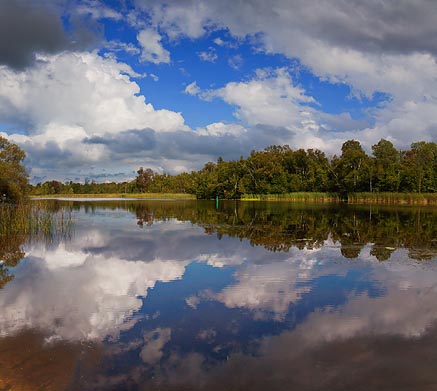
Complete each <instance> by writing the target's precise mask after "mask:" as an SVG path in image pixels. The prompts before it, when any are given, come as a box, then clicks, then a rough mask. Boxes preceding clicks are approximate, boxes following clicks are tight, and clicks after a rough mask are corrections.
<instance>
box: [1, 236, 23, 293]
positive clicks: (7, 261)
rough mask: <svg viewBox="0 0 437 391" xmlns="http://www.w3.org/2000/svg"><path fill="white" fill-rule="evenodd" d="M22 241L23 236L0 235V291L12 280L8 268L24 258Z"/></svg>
mask: <svg viewBox="0 0 437 391" xmlns="http://www.w3.org/2000/svg"><path fill="white" fill-rule="evenodd" d="M24 241H25V236H24V235H0V262H1V263H0V289H2V288H3V287H4V286H5V285H6V284H7V283H8V282H10V281H12V280H13V278H14V276H13V275H12V274H11V273H10V270H9V268H11V267H15V266H17V265H18V263H19V262H20V260H21V259H22V258H23V257H24V255H25V254H24V251H23V250H22V249H21V246H22V245H23V243H24Z"/></svg>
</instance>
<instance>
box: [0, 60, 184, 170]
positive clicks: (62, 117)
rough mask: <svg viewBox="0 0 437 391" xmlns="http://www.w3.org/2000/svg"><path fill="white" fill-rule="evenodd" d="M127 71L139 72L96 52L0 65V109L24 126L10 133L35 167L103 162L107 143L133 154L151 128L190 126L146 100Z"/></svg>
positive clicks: (150, 137)
mask: <svg viewBox="0 0 437 391" xmlns="http://www.w3.org/2000/svg"><path fill="white" fill-rule="evenodd" d="M130 76H133V77H136V76H138V75H137V74H136V73H135V72H134V71H133V70H132V69H131V68H130V67H129V66H128V65H126V64H124V63H119V62H117V61H115V60H114V59H112V58H104V57H101V56H99V55H98V54H97V53H95V52H93V53H83V52H73V53H62V54H58V55H54V56H39V60H38V62H37V64H36V65H35V66H34V67H33V68H30V69H26V70H23V71H20V72H16V71H13V70H11V69H10V68H7V67H4V66H3V67H0V103H1V104H0V117H1V118H2V121H4V122H10V123H15V124H17V125H18V126H20V127H21V130H22V131H25V132H26V134H25V135H22V134H15V135H14V134H12V135H8V137H9V138H11V139H12V140H14V141H16V142H18V143H20V145H22V146H23V147H24V148H25V150H26V151H27V153H28V158H29V160H28V164H29V165H32V166H33V167H34V169H35V170H37V169H38V167H43V166H46V167H47V166H52V167H53V166H55V167H56V166H58V167H64V168H66V167H69V168H70V169H71V170H73V171H74V170H75V167H76V168H77V167H80V166H84V165H87V164H89V163H95V164H107V163H104V162H108V161H109V160H110V157H109V156H107V155H106V151H105V149H106V148H109V149H111V150H112V151H113V152H114V153H118V154H123V153H124V152H125V151H127V148H128V147H129V146H130V147H132V148H134V150H133V151H132V152H133V153H134V154H135V153H136V152H138V153H139V152H140V150H139V148H140V147H141V148H143V149H145V150H149V149H150V147H151V146H153V143H154V132H157V133H159V132H168V131H170V132H173V131H186V130H187V129H188V128H187V127H186V125H185V124H184V119H183V117H182V116H181V115H180V114H179V113H175V112H172V111H169V110H155V108H154V107H153V106H152V105H151V104H150V103H147V102H146V101H145V98H144V96H143V95H140V94H139V92H140V88H139V86H138V85H137V84H136V83H135V82H133V81H132V80H131V78H130ZM144 129H146V130H144ZM147 129H153V131H152V130H147ZM103 137H107V140H106V141H105V140H103ZM98 141H99V142H98ZM45 156H46V158H45ZM54 158H56V159H55V160H53V159H54ZM55 161H56V162H57V163H56V164H54V162H55ZM114 164H117V162H114ZM131 170H132V169H130V170H129V171H131ZM117 172H119V170H118V171H117ZM70 174H71V173H66V175H70ZM35 175H37V174H36V171H35ZM71 175H72V174H71Z"/></svg>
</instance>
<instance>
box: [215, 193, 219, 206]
mask: <svg viewBox="0 0 437 391" xmlns="http://www.w3.org/2000/svg"><path fill="white" fill-rule="evenodd" d="M218 200H219V198H218V196H215V208H216V209H218Z"/></svg>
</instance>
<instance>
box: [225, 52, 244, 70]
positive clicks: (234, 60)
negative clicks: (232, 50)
mask: <svg viewBox="0 0 437 391" xmlns="http://www.w3.org/2000/svg"><path fill="white" fill-rule="evenodd" d="M228 64H229V66H230V67H231V68H232V69H235V70H239V69H240V68H241V66H242V65H243V57H241V55H240V54H236V55H235V56H232V57H229V59H228Z"/></svg>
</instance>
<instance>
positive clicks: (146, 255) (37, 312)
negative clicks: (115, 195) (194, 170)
mask: <svg viewBox="0 0 437 391" xmlns="http://www.w3.org/2000/svg"><path fill="white" fill-rule="evenodd" d="M47 206H48V207H50V208H51V209H54V210H56V209H59V208H69V209H72V210H73V218H74V231H73V232H72V233H71V235H69V236H68V237H63V238H58V239H57V240H53V241H51V242H47V241H44V242H38V241H35V240H33V241H30V240H28V239H26V237H24V236H20V237H13V238H5V237H3V238H1V240H0V259H1V260H3V262H2V264H1V266H0V287H2V288H1V289H0V390H366V391H367V390H437V371H436V370H435V368H436V364H435V363H436V362H437V327H436V325H437V324H436V320H437V209H434V208H431V207H428V208H421V209H418V208H410V207H404V208H384V207H374V206H373V207H370V206H365V207H359V206H355V207H352V206H347V205H333V204H329V205H308V204H305V205H295V204H291V203H243V202H241V203H237V202H228V203H222V204H220V205H219V208H218V209H216V208H215V203H214V202H195V201H192V202H191V201H190V202H188V201H186V202H184V201H135V202H133V201H105V202H100V201H99V202H93V201H88V202H71V201H70V202H59V201H52V202H49V203H47Z"/></svg>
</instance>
